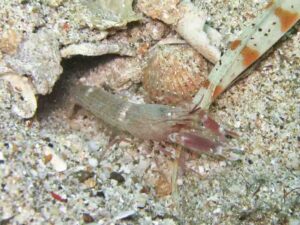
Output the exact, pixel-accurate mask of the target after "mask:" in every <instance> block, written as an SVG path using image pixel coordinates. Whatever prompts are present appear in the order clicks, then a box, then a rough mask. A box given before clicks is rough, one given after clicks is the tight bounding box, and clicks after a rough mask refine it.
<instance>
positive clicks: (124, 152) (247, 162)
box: [0, 0, 300, 225]
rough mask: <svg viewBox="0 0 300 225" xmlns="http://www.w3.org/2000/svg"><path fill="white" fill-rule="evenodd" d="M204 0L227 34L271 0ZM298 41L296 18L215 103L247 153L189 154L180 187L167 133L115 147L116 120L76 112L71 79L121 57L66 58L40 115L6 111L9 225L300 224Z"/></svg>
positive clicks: (4, 204)
mask: <svg viewBox="0 0 300 225" xmlns="http://www.w3.org/2000/svg"><path fill="white" fill-rule="evenodd" d="M195 2H196V4H198V5H201V6H202V7H204V8H205V9H206V10H207V11H208V13H209V15H210V23H211V24H212V26H213V27H218V29H219V31H220V33H221V34H222V35H223V36H224V39H225V40H224V44H225V43H227V42H228V41H229V40H233V39H234V37H235V34H234V31H236V32H239V31H240V29H241V28H242V27H243V26H244V25H246V24H247V22H243V20H241V18H243V19H244V20H245V21H246V20H247V19H250V18H253V17H255V15H256V14H257V11H258V10H259V9H261V7H262V6H263V5H264V4H265V2H264V1H245V2H244V1H243V2H241V1H221V0H220V1H218V0H213V1H205V3H202V4H200V2H201V1H195ZM0 11H1V9H0ZM299 43H300V31H299V26H297V27H296V28H293V30H292V31H291V32H290V33H289V35H288V36H287V37H285V38H283V39H282V40H281V41H280V42H279V43H278V44H276V45H275V46H274V48H273V50H272V51H271V52H270V53H269V54H268V55H267V56H266V57H265V58H264V59H263V60H261V61H260V63H259V64H258V65H257V66H256V67H255V68H253V69H252V71H251V72H250V73H249V74H248V77H246V78H245V79H243V80H241V81H239V82H238V83H237V84H235V85H234V86H233V87H231V88H230V89H229V90H228V91H226V92H225V93H224V94H222V96H221V97H220V98H219V99H218V100H217V101H216V102H215V103H214V104H213V105H212V107H211V109H210V110H211V113H212V115H213V116H214V118H216V120H217V121H219V122H220V123H222V124H225V125H226V126H227V127H229V128H231V129H232V130H234V131H236V132H237V133H238V134H239V135H240V137H239V138H237V139H235V140H233V141H232V143H231V144H232V145H234V146H236V147H237V148H239V149H243V150H244V155H241V156H240V158H239V160H229V159H223V160H217V159H214V158H211V157H207V156H205V155H203V156H200V157H190V158H188V159H187V162H186V167H187V169H186V171H185V173H184V174H181V173H179V175H178V179H177V185H176V186H177V190H175V191H173V193H172V194H170V195H169V194H168V193H169V192H170V188H171V184H170V180H171V176H172V173H173V171H176V170H175V169H176V165H177V164H176V161H175V160H174V159H172V157H171V156H170V155H168V154H165V153H163V152H161V151H159V150H158V149H159V148H160V147H159V145H158V143H151V142H145V141H141V140H138V139H136V138H132V137H131V136H129V135H127V136H126V135H125V138H124V137H123V138H122V140H123V141H121V142H120V143H117V144H114V145H112V146H110V148H109V149H107V145H108V142H109V139H110V137H112V135H113V134H112V133H113V132H112V131H111V129H110V128H108V127H107V126H106V125H104V124H103V123H102V122H101V121H99V120H98V119H96V118H95V117H94V116H93V115H92V114H90V113H88V112H87V111H85V110H83V109H79V110H78V111H77V112H76V113H75V115H73V116H72V117H70V116H68V113H69V111H70V110H69V109H70V108H71V101H70V94H69V93H70V92H71V90H72V85H74V83H75V82H76V81H77V80H78V79H79V78H80V77H85V76H89V75H90V73H91V72H90V71H92V73H95V71H101V70H102V69H101V68H102V67H105V65H106V64H107V63H111V62H112V61H113V60H116V58H118V57H117V56H116V57H94V58H87V57H75V58H71V59H68V60H63V62H62V65H63V69H64V72H63V74H62V75H61V78H60V80H59V81H58V82H57V84H56V86H55V88H54V90H53V92H52V94H51V95H48V96H43V97H40V99H39V108H38V111H37V114H36V116H35V117H34V118H33V119H30V120H22V119H20V118H18V117H17V116H14V115H12V114H11V113H10V111H6V110H1V112H0V120H1V123H0V183H1V192H0V224H85V223H87V222H90V221H94V222H93V223H95V224H290V225H296V224H300V154H299V141H300V136H299V131H300V129H299V128H300V127H299V126H300V123H299V122H300V119H299V113H300V109H299V107H300V106H299V99H300V78H299V76H300V48H299ZM125 93H126V91H125ZM163 148H172V146H171V145H166V146H164V147H163ZM173 148H176V147H174V146H173ZM153 149H155V150H153ZM49 153H51V154H52V155H55V157H56V156H57V157H59V159H60V160H61V162H60V161H59V162H54V161H53V157H54V156H53V157H52V159H49V156H48V155H49ZM47 157H48V158H47ZM65 166H67V168H66V169H65V170H63V171H62V172H58V171H59V170H60V168H63V167H65ZM51 193H52V194H51ZM55 194H57V195H59V196H61V199H60V200H59V199H58V198H57V197H56V199H55V196H54V195H55Z"/></svg>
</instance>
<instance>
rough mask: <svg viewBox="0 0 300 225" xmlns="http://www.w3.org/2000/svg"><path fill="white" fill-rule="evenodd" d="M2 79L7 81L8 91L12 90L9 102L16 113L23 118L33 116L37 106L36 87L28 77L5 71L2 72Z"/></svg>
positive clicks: (0, 76)
mask: <svg viewBox="0 0 300 225" xmlns="http://www.w3.org/2000/svg"><path fill="white" fill-rule="evenodd" d="M0 80H4V81H6V83H7V88H6V90H7V92H10V94H9V95H6V96H7V97H8V96H10V99H9V102H10V104H11V109H12V112H13V113H14V114H17V115H18V116H20V117H22V118H31V117H32V116H33V115H34V113H35V111H36V108H37V101H36V98H35V93H34V88H33V85H32V84H31V82H30V81H29V79H28V78H27V77H24V76H21V75H18V74H15V73H12V72H10V73H4V74H2V75H1V74H0Z"/></svg>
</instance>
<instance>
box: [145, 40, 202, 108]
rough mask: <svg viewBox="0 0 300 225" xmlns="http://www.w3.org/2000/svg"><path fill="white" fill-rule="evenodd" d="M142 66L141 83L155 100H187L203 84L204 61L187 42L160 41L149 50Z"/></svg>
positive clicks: (158, 101) (174, 101) (164, 101)
mask: <svg viewBox="0 0 300 225" xmlns="http://www.w3.org/2000/svg"><path fill="white" fill-rule="evenodd" d="M153 51H154V52H152V54H151V56H150V60H149V62H148V64H147V66H146V67H145V68H144V70H143V75H144V76H143V86H144V89H145V90H146V91H147V92H148V95H149V97H150V99H151V100H152V101H154V102H156V103H161V104H168V105H175V104H178V103H181V102H183V101H184V102H187V101H191V100H192V97H193V96H194V95H195V94H196V93H197V91H198V90H199V88H200V87H201V86H205V85H206V84H207V77H208V64H207V61H206V60H205V59H204V58H203V57H202V56H201V55H199V53H197V52H196V51H195V50H194V49H192V48H191V47H189V46H188V45H162V46H158V47H156V49H155V50H153Z"/></svg>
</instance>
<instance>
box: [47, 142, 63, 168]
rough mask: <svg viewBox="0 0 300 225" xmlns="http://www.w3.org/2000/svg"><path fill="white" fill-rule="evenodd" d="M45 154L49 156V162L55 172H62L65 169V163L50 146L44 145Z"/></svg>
mask: <svg viewBox="0 0 300 225" xmlns="http://www.w3.org/2000/svg"><path fill="white" fill-rule="evenodd" d="M44 154H45V156H47V157H49V158H50V156H51V160H50V163H51V165H52V167H53V169H54V170H55V171H57V172H63V171H65V170H66V169H67V163H66V162H65V161H64V160H63V159H62V158H61V157H60V156H58V154H56V152H54V151H53V150H52V149H51V148H49V147H46V148H45V151H44Z"/></svg>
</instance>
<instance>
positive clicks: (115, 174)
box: [109, 172, 125, 184]
mask: <svg viewBox="0 0 300 225" xmlns="http://www.w3.org/2000/svg"><path fill="white" fill-rule="evenodd" d="M109 178H110V179H113V180H116V181H118V183H119V184H120V183H124V182H125V178H124V177H123V176H122V175H121V174H120V173H118V172H111V173H110V177H109Z"/></svg>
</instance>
